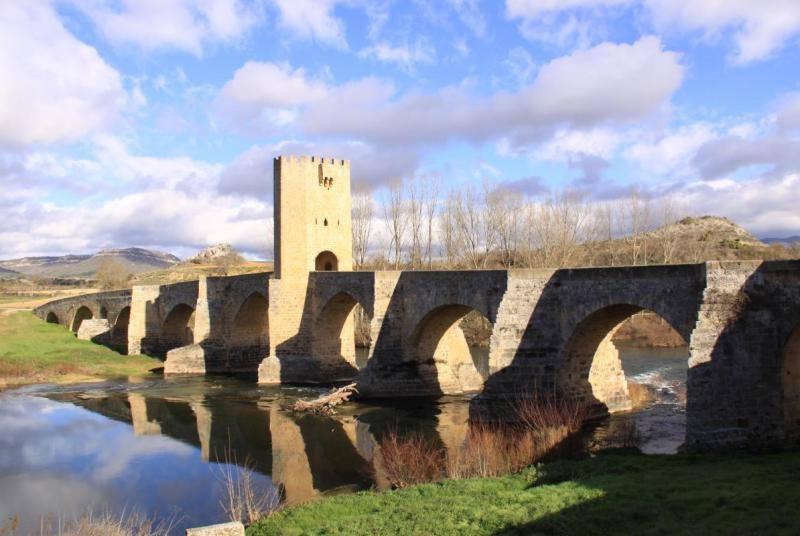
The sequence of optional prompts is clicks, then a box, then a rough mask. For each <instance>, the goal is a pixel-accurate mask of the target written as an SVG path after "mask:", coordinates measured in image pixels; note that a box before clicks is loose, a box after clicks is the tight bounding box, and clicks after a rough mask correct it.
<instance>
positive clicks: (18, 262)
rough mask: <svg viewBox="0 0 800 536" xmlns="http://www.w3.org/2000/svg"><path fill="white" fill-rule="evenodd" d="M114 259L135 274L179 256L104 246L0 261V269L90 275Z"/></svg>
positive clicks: (34, 273) (40, 274) (53, 275)
mask: <svg viewBox="0 0 800 536" xmlns="http://www.w3.org/2000/svg"><path fill="white" fill-rule="evenodd" d="M109 260H110V261H114V262H116V263H118V264H119V265H120V266H121V271H124V272H126V273H129V274H137V273H141V272H147V271H150V270H157V269H162V268H167V267H169V266H173V265H175V264H177V263H178V262H179V260H180V259H178V257H176V256H175V255H172V254H170V253H163V252H160V251H151V250H147V249H142V248H124V249H107V250H103V251H99V252H97V253H95V254H93V255H63V256H51V257H24V258H21V259H10V260H4V261H0V268H5V269H6V270H12V271H14V272H19V273H21V274H24V275H28V276H33V277H43V278H93V277H94V275H95V273H96V272H97V269H98V268H99V267H100V265H101V264H102V263H103V262H107V261H109Z"/></svg>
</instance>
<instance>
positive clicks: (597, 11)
mask: <svg viewBox="0 0 800 536" xmlns="http://www.w3.org/2000/svg"><path fill="white" fill-rule="evenodd" d="M281 153H283V154H316V155H324V156H335V157H339V158H348V159H351V160H352V167H353V181H354V187H355V188H356V189H358V190H363V191H372V192H375V193H376V195H380V192H381V188H382V187H384V186H385V185H386V184H388V183H390V182H392V181H395V180H398V179H401V178H403V177H412V176H415V175H420V176H424V177H439V178H440V179H441V180H442V181H444V182H445V183H446V184H451V185H457V184H463V183H466V182H470V181H476V182H478V181H481V180H482V179H483V178H490V179H492V180H495V181H498V182H507V183H509V185H510V186H511V187H513V188H515V189H517V190H518V191H519V192H520V193H521V195H529V196H536V195H541V194H542V193H543V192H547V191H563V190H565V189H570V188H580V189H582V190H584V191H586V192H589V193H590V195H592V196H594V197H596V198H600V199H611V198H614V197H618V196H624V195H625V194H626V192H627V191H629V189H630V187H631V186H632V185H634V186H636V187H637V188H639V189H640V190H643V191H647V192H650V193H651V194H652V195H654V196H659V195H664V194H670V195H672V196H673V197H676V198H678V199H679V200H681V201H682V202H684V203H685V204H686V206H689V207H691V209H692V210H693V211H694V212H696V213H713V214H718V215H724V216H728V217H731V218H733V219H735V220H736V221H737V222H739V223H741V224H742V225H744V226H745V227H746V228H748V229H749V230H750V231H752V232H754V233H756V234H758V235H761V236H766V235H769V236H782V235H788V234H800V2H798V1H797V0H760V1H757V2H756V1H753V0H704V1H703V2H696V1H694V0H506V1H505V3H503V2H502V1H501V0H483V1H481V0H437V1H427V0H425V1H423V0H414V1H412V0H394V1H392V0H384V1H381V0H49V1H48V0H2V1H0V258H11V257H18V256H23V255H43V254H62V253H68V252H71V253H79V252H92V251H96V250H98V249H101V248H106V247H124V246H133V245H136V246H142V247H151V248H156V249H161V250H167V251H171V252H174V253H177V254H179V255H186V254H187V253H190V252H192V251H194V250H196V249H199V248H201V247H203V246H205V245H208V244H211V243H216V242H230V243H232V244H233V245H234V246H236V247H237V248H239V249H240V250H242V251H245V252H247V253H248V254H249V255H251V256H261V257H264V256H269V255H270V254H271V253H270V248H271V236H270V234H271V232H270V231H269V221H270V219H271V216H272V204H271V198H270V196H271V190H272V184H271V183H272V168H271V160H272V157H273V156H275V155H277V154H281Z"/></svg>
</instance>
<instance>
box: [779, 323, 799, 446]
mask: <svg viewBox="0 0 800 536" xmlns="http://www.w3.org/2000/svg"><path fill="white" fill-rule="evenodd" d="M781 392H782V394H783V422H784V431H785V433H786V439H789V440H793V441H797V440H798V439H800V323H798V324H797V326H795V328H794V330H793V331H792V333H791V334H790V335H789V338H788V339H787V340H786V345H785V346H784V350H783V359H782V363H781Z"/></svg>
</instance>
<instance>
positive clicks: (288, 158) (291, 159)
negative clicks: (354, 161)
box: [275, 154, 350, 169]
mask: <svg viewBox="0 0 800 536" xmlns="http://www.w3.org/2000/svg"><path fill="white" fill-rule="evenodd" d="M275 162H276V163H282V164H288V165H304V164H305V165H308V164H325V165H329V166H341V167H343V168H348V169H349V168H350V160H340V159H337V158H328V157H324V156H308V155H301V156H295V155H293V154H292V155H279V156H276V157H275Z"/></svg>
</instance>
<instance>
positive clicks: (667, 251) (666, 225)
mask: <svg viewBox="0 0 800 536" xmlns="http://www.w3.org/2000/svg"><path fill="white" fill-rule="evenodd" d="M659 209H660V210H659V215H660V220H661V221H660V222H659V224H660V227H661V228H660V229H659V230H658V233H657V235H658V242H659V246H660V248H659V249H660V253H661V261H662V262H663V263H664V264H672V263H673V262H675V255H676V253H677V251H678V244H679V243H680V236H679V235H678V233H677V232H676V230H675V228H674V226H673V224H674V223H675V222H676V221H677V216H676V214H677V211H676V209H675V200H674V199H673V198H672V197H669V196H666V197H663V198H661V201H660V207H659Z"/></svg>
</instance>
